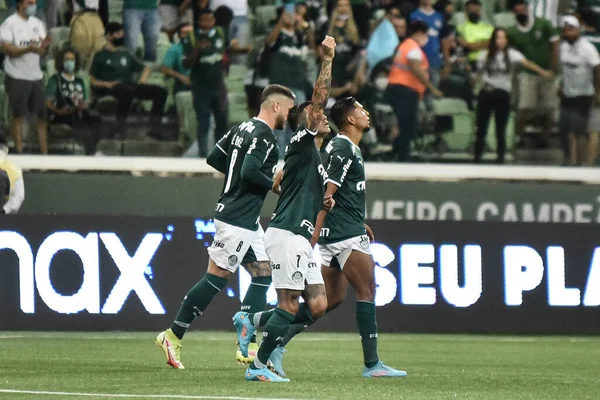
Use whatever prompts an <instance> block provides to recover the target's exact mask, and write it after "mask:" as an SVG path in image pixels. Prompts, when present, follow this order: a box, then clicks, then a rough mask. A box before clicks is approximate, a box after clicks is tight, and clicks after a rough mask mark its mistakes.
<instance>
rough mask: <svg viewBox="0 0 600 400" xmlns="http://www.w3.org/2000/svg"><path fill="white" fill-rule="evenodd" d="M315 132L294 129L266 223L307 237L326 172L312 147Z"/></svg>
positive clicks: (317, 205) (313, 220) (315, 214)
mask: <svg viewBox="0 0 600 400" xmlns="http://www.w3.org/2000/svg"><path fill="white" fill-rule="evenodd" d="M315 135H316V132H311V131H309V130H308V129H306V128H304V127H300V128H298V130H297V131H296V134H295V135H294V136H293V137H292V139H291V140H290V144H289V145H288V146H287V148H286V152H285V158H284V162H285V164H284V167H283V181H282V182H281V195H280V196H279V200H278V201H277V207H276V208H275V213H274V214H273V218H272V219H271V224H270V226H271V227H273V228H279V229H283V230H286V231H289V232H292V233H295V234H297V235H301V236H304V237H305V238H307V239H308V240H310V239H311V237H312V234H313V232H314V231H315V227H314V224H315V221H316V219H317V214H318V213H319V211H320V210H321V205H322V204H323V195H324V194H325V180H326V179H327V172H326V171H325V167H324V166H323V161H322V160H321V153H320V152H319V149H317V147H316V146H315V141H314V137H315Z"/></svg>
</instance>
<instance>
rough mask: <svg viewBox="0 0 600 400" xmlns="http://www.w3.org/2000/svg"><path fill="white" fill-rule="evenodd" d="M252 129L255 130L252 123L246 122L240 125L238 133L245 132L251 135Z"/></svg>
mask: <svg viewBox="0 0 600 400" xmlns="http://www.w3.org/2000/svg"><path fill="white" fill-rule="evenodd" d="M254 129H256V127H255V126H254V123H253V122H252V121H246V122H242V123H241V124H240V131H246V132H248V133H252V131H254Z"/></svg>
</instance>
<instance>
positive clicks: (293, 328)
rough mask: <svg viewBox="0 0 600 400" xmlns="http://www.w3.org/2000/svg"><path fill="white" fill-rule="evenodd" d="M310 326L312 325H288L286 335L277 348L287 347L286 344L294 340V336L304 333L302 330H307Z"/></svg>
mask: <svg viewBox="0 0 600 400" xmlns="http://www.w3.org/2000/svg"><path fill="white" fill-rule="evenodd" d="M310 325H312V323H310V324H292V325H290V327H289V329H288V331H287V333H286V334H285V336H284V337H283V340H282V341H281V343H280V344H279V346H281V347H285V346H287V344H288V343H289V342H290V340H292V339H293V338H294V336H296V335H298V334H299V333H302V332H304V330H305V329H306V328H308V327H309V326H310Z"/></svg>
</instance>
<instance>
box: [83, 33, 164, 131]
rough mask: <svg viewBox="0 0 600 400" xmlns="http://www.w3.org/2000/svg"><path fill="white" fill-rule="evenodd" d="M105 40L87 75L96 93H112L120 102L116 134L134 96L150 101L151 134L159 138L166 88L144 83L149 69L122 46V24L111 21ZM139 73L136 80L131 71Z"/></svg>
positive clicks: (122, 126) (103, 94) (122, 123)
mask: <svg viewBox="0 0 600 400" xmlns="http://www.w3.org/2000/svg"><path fill="white" fill-rule="evenodd" d="M106 40H107V43H106V45H105V46H104V48H103V49H102V50H100V51H99V52H97V53H96V55H95V56H94V61H93V62H92V68H91V70H90V77H91V83H92V89H93V92H94V94H95V95H96V96H112V97H114V98H115V99H116V100H117V102H118V103H119V106H118V110H117V124H118V129H119V132H118V133H119V134H121V135H122V134H123V133H124V129H125V122H126V119H127V115H128V114H129V112H130V110H131V103H132V102H133V99H139V100H152V110H151V111H150V112H151V118H150V125H151V127H152V128H151V130H150V136H152V137H153V138H155V139H160V138H161V121H162V116H163V112H164V109H165V103H166V101H167V91H166V90H165V89H164V88H162V87H159V86H155V85H147V84H146V83H145V82H146V79H148V76H149V75H150V68H148V67H146V66H144V63H143V62H141V61H140V60H138V59H137V58H135V57H134V56H133V55H132V54H131V53H129V52H128V51H127V50H125V49H123V48H122V46H123V26H122V25H121V24H119V23H118V22H111V23H109V24H108V26H107V27H106ZM136 73H141V76H140V78H139V79H138V81H137V82H136V81H135V79H134V74H136Z"/></svg>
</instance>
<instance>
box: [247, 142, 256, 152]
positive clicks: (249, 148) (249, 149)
mask: <svg viewBox="0 0 600 400" xmlns="http://www.w3.org/2000/svg"><path fill="white" fill-rule="evenodd" d="M254 149H256V138H254V139H252V143H251V144H250V147H248V154H250V153H252V150H254Z"/></svg>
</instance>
